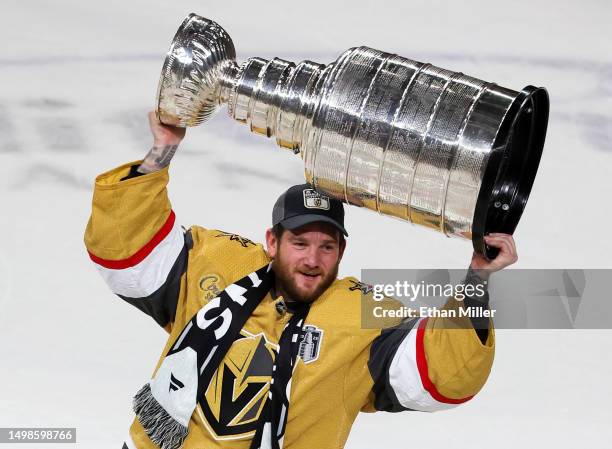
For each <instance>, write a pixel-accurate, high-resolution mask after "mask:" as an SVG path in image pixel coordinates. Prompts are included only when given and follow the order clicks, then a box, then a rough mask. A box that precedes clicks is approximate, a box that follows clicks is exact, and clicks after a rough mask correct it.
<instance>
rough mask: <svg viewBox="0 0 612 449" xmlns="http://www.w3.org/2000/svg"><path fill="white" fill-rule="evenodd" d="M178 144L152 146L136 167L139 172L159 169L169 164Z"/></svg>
mask: <svg viewBox="0 0 612 449" xmlns="http://www.w3.org/2000/svg"><path fill="white" fill-rule="evenodd" d="M177 148H178V145H164V146H153V148H151V150H150V151H149V152H148V153H147V155H146V156H145V158H144V160H143V161H142V164H140V167H138V171H139V172H140V173H151V172H154V171H157V170H161V169H162V168H164V167H167V166H168V165H169V164H170V160H171V159H172V157H173V156H174V153H176V150H177Z"/></svg>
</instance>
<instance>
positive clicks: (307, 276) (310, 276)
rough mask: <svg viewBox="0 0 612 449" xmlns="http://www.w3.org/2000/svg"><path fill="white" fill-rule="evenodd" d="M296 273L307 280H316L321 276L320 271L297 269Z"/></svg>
mask: <svg viewBox="0 0 612 449" xmlns="http://www.w3.org/2000/svg"><path fill="white" fill-rule="evenodd" d="M298 273H299V274H300V275H302V277H303V278H304V279H306V280H307V281H314V280H317V279H318V278H319V277H320V276H321V274H320V273H305V272H303V271H298Z"/></svg>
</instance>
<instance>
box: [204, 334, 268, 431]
mask: <svg viewBox="0 0 612 449" xmlns="http://www.w3.org/2000/svg"><path fill="white" fill-rule="evenodd" d="M275 351H278V345H275V344H273V343H270V342H269V341H268V340H267V339H266V337H265V335H264V334H263V333H261V334H257V335H252V334H250V333H248V332H246V331H245V330H244V329H243V330H242V331H240V335H239V337H238V339H237V340H236V341H234V343H233V344H232V346H231V348H230V350H229V351H228V352H227V355H226V356H225V358H224V359H223V361H222V362H221V363H220V364H219V368H218V369H217V371H216V372H215V374H214V375H213V377H212V379H211V381H210V384H209V385H208V388H207V389H206V391H205V392H204V396H203V397H201V398H199V404H200V407H201V409H202V413H203V414H204V417H205V418H206V421H207V422H205V423H204V424H205V425H206V426H207V427H208V429H209V430H210V432H211V434H212V436H213V437H214V438H215V439H219V440H222V439H230V438H231V439H236V438H240V437H243V438H246V437H252V436H253V435H254V433H255V431H256V429H257V424H258V418H259V416H260V415H261V412H262V409H263V407H264V404H265V401H266V398H267V396H268V391H269V390H270V380H271V373H272V365H273V363H274V358H275V355H276V352H275Z"/></svg>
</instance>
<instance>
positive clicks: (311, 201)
mask: <svg viewBox="0 0 612 449" xmlns="http://www.w3.org/2000/svg"><path fill="white" fill-rule="evenodd" d="M304 206H305V207H307V208H308V209H322V210H329V197H328V196H325V195H321V194H320V193H319V192H317V191H316V190H313V189H304Z"/></svg>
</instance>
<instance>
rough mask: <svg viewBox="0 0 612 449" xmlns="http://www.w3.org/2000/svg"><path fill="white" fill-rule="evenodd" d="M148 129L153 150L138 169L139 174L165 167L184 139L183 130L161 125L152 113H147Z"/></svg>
mask: <svg viewBox="0 0 612 449" xmlns="http://www.w3.org/2000/svg"><path fill="white" fill-rule="evenodd" d="M149 127H150V128H151V134H153V148H151V150H150V151H149V153H147V155H146V156H145V158H144V160H143V161H142V164H140V167H138V171H139V172H140V173H151V172H154V171H157V170H161V169H162V168H164V167H167V166H168V165H169V164H170V160H171V159H172V157H173V156H174V153H175V152H176V150H177V149H178V146H179V144H180V143H181V140H183V138H184V137H185V131H186V129H185V128H178V127H175V126H168V125H164V124H162V123H161V122H160V121H159V120H158V119H157V116H156V115H155V112H152V111H151V112H149Z"/></svg>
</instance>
